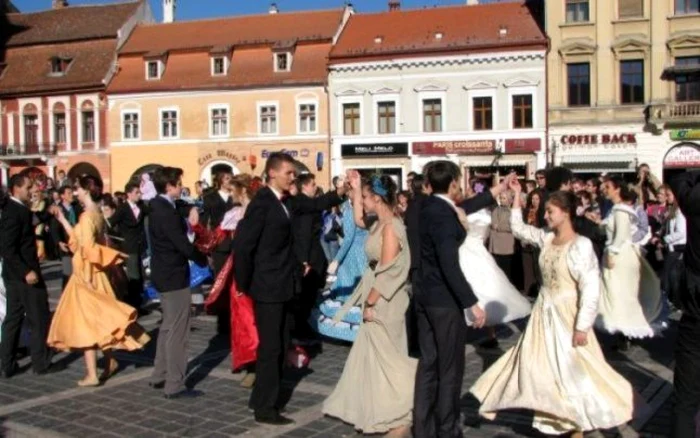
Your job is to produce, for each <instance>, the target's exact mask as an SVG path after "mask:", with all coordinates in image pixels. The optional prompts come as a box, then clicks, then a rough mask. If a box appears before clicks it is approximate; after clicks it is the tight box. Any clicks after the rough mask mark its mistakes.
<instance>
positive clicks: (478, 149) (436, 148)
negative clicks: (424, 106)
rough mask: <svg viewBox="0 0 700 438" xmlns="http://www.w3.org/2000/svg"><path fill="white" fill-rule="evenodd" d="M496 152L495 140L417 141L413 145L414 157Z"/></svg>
mask: <svg viewBox="0 0 700 438" xmlns="http://www.w3.org/2000/svg"><path fill="white" fill-rule="evenodd" d="M495 150H496V140H458V141H419V142H415V143H413V153H414V154H416V155H447V154H455V155H482V154H492V153H493V152H494V151H495Z"/></svg>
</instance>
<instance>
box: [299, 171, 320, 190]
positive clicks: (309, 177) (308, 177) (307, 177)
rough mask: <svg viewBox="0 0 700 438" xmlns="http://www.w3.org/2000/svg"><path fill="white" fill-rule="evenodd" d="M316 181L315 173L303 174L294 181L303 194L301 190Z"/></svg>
mask: <svg viewBox="0 0 700 438" xmlns="http://www.w3.org/2000/svg"><path fill="white" fill-rule="evenodd" d="M315 179H316V175H314V174H313V173H302V174H301V175H299V176H298V177H297V179H296V181H294V182H295V183H296V185H297V190H299V191H300V192H301V188H302V187H304V186H305V185H307V184H309V183H310V182H311V181H313V180H315Z"/></svg>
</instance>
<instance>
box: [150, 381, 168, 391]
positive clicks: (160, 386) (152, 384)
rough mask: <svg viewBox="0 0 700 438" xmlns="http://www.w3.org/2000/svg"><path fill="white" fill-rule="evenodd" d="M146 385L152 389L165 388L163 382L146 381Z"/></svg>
mask: <svg viewBox="0 0 700 438" xmlns="http://www.w3.org/2000/svg"><path fill="white" fill-rule="evenodd" d="M148 386H150V387H151V388H152V389H163V388H165V382H155V383H154V382H148Z"/></svg>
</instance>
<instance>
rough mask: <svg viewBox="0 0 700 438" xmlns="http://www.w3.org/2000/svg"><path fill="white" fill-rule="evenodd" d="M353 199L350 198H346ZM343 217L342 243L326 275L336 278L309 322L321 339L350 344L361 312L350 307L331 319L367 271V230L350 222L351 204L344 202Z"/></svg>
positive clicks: (352, 221)
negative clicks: (338, 318)
mask: <svg viewBox="0 0 700 438" xmlns="http://www.w3.org/2000/svg"><path fill="white" fill-rule="evenodd" d="M349 199H352V196H349ZM341 212H342V215H343V236H344V238H343V243H342V245H341V246H340V249H339V250H338V253H337V254H336V256H335V259H334V260H333V261H332V262H331V264H330V266H329V268H328V273H329V274H331V275H333V274H336V275H337V278H336V280H335V281H334V282H333V284H332V285H331V288H330V293H329V294H328V295H327V296H326V299H325V300H324V301H323V302H322V303H321V304H320V306H319V308H318V309H316V310H315V311H314V312H313V314H312V316H311V318H312V321H311V326H312V327H315V329H316V330H317V331H318V332H319V333H321V334H322V335H324V336H328V337H331V338H335V339H340V340H344V341H349V342H353V341H354V340H355V336H356V335H357V330H358V329H359V328H360V323H361V322H362V311H361V310H360V308H359V307H353V308H352V309H351V310H350V311H349V312H348V313H347V314H346V315H345V317H344V318H343V320H342V321H340V322H334V321H333V317H334V316H335V314H336V312H337V311H338V310H339V309H340V308H341V307H342V305H343V304H344V303H345V301H346V300H347V299H348V297H350V295H352V293H353V291H354V290H355V287H356V286H357V284H358V283H359V282H360V278H361V277H362V274H363V272H364V270H365V269H366V268H367V256H366V255H365V240H366V239H367V230H364V229H361V228H358V227H357V225H355V220H354V218H353V210H352V204H351V203H350V201H349V200H348V201H346V202H345V203H344V204H343V205H342V209H341Z"/></svg>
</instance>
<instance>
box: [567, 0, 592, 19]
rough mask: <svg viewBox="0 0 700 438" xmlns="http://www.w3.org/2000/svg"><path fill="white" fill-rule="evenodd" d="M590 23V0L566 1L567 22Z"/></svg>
mask: <svg viewBox="0 0 700 438" xmlns="http://www.w3.org/2000/svg"><path fill="white" fill-rule="evenodd" d="M588 21H589V4H588V0H566V22H567V23H586V22H588Z"/></svg>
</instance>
